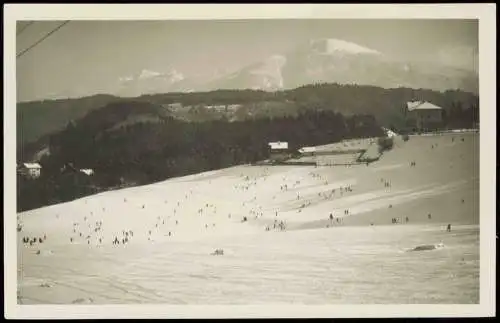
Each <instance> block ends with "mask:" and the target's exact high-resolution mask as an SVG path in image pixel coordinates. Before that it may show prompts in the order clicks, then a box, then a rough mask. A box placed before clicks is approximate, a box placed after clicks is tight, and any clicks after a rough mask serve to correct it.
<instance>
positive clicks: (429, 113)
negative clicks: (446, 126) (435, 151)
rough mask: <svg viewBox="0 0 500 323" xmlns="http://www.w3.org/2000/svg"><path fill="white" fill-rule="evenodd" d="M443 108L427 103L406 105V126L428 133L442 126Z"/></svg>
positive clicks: (411, 102) (418, 102) (415, 102)
mask: <svg viewBox="0 0 500 323" xmlns="http://www.w3.org/2000/svg"><path fill="white" fill-rule="evenodd" d="M443 110H444V109H443V108H441V107H439V106H437V105H435V104H432V103H430V102H427V101H410V102H407V103H406V109H405V115H406V119H407V122H408V124H409V125H410V126H411V127H413V128H414V129H415V130H417V131H429V130H435V129H437V128H439V127H440V126H441V125H442V124H443Z"/></svg>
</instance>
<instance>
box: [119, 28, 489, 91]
mask: <svg viewBox="0 0 500 323" xmlns="http://www.w3.org/2000/svg"><path fill="white" fill-rule="evenodd" d="M319 82H335V83H340V84H359V85H373V86H379V87H383V88H397V87H410V88H426V89H432V90H439V91H443V90H448V89H461V90H465V91H469V92H473V93H477V92H478V88H479V82H478V75H477V74H475V73H473V72H470V71H468V70H463V69H459V68H456V67H452V66H449V65H447V64H443V62H442V61H439V60H436V62H427V63H422V62H411V61H400V60H395V59H393V58H390V57H388V56H387V55H385V54H383V53H381V52H379V51H377V50H374V49H371V48H368V47H365V46H362V45H359V44H355V43H352V42H348V41H345V40H340V39H330V38H326V39H313V40H310V41H308V42H305V43H303V44H301V45H300V46H298V47H297V48H296V49H295V50H293V51H291V52H287V53H282V54H279V53H277V54H274V55H272V56H270V57H268V58H267V59H264V60H263V61H261V62H257V63H255V64H252V65H250V66H247V67H243V68H242V69H240V70H237V71H236V72H231V73H227V72H226V73H225V72H224V69H217V70H215V69H214V71H213V73H212V74H207V75H205V74H194V75H190V76H185V75H184V74H183V73H181V72H179V71H178V70H176V69H175V68H171V69H169V70H167V71H166V72H157V71H152V70H148V69H143V70H142V71H140V72H138V73H136V74H134V75H131V76H125V77H122V78H120V79H119V82H118V84H119V85H118V87H119V89H118V90H117V91H116V92H115V94H117V95H121V96H138V95H141V94H151V93H166V92H192V91H209V90H216V89H260V90H266V91H276V90H281V89H291V88H295V87H299V86H302V85H305V84H311V83H319Z"/></svg>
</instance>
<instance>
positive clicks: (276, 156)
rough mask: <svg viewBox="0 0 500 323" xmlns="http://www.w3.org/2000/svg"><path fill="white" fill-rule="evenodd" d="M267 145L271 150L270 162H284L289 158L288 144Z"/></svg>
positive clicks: (271, 143)
mask: <svg viewBox="0 0 500 323" xmlns="http://www.w3.org/2000/svg"><path fill="white" fill-rule="evenodd" d="M268 145H269V147H270V149H271V156H270V157H271V160H272V161H284V160H285V159H287V158H288V157H289V150H288V142H286V141H285V142H283V141H277V142H270V143H269V144H268Z"/></svg>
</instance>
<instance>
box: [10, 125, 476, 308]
mask: <svg viewBox="0 0 500 323" xmlns="http://www.w3.org/2000/svg"><path fill="white" fill-rule="evenodd" d="M452 138H454V140H452ZM462 139H463V141H462ZM478 149H479V135H478V134H452V135H442V136H411V138H410V140H409V141H407V142H403V141H402V140H400V139H398V140H397V141H396V143H395V147H394V148H393V150H391V151H389V152H387V153H386V154H384V156H383V158H382V159H380V161H378V162H375V163H373V164H371V165H369V166H365V165H360V166H353V167H333V168H332V167H317V168H315V167H304V166H302V167H296V166H292V167H290V166H275V167H256V166H248V165H242V166H237V167H231V168H227V169H221V170H218V171H211V172H205V173H201V174H196V175H191V176H186V177H181V178H175V179H170V180H167V181H162V182H158V183H155V184H151V185H147V186H143V187H134V188H127V189H123V190H118V191H113V192H105V193H102V194H98V195H94V196H88V197H86V198H81V199H78V200H75V201H72V202H69V203H62V204H58V205H52V206H49V207H44V208H40V209H36V210H32V211H28V212H23V213H19V214H18V218H19V221H20V223H22V225H23V230H22V232H19V233H18V244H17V246H18V249H17V252H18V259H19V262H18V302H19V303H20V304H72V303H73V304H77V303H93V304H94V305H97V304H134V303H135V304H137V303H141V304H146V303H148V304H179V305H180V304H183V305H185V304H190V305H198V304H211V305H221V304H228V305H229V304H231V305H236V304H241V305H253V304H266V305H270V304H273V305H274V304H294V305H295V304H297V305H300V304H307V305H329V304H349V305H353V304H387V305H390V304H422V305H425V304H478V303H479V295H480V289H479V278H480V275H479V271H480V270H479V268H480V266H479V259H480V253H479V240H480V239H479V236H480V234H479V225H478V224H479V220H480V214H479V208H478V205H479V168H478V165H479V163H478V158H479V150H478ZM411 161H415V163H416V166H415V167H410V162H411ZM382 180H383V181H382ZM384 181H385V182H390V184H391V186H390V187H385V186H384ZM285 185H286V186H287V187H288V189H287V190H283V186H285ZM348 187H349V188H351V190H346V188H348ZM342 188H344V189H342ZM297 196H298V197H297ZM302 205H306V206H305V207H303V206H302ZM345 210H348V211H349V212H348V215H346V213H345ZM330 213H332V214H333V220H332V221H330V220H329V214H330ZM429 214H431V217H430V218H429V216H428V215H429ZM244 217H247V221H243V219H244ZM393 218H397V219H398V221H399V223H397V224H393V223H391V219H393ZM406 218H407V219H408V221H406ZM281 221H283V222H284V223H286V227H285V230H280V229H279V228H278V227H277V226H275V223H281ZM97 223H100V224H99V225H97ZM371 224H373V225H371ZM447 224H451V227H452V230H451V232H446V229H445V228H446V225H447ZM266 227H269V228H270V230H269V231H266ZM95 229H98V230H95ZM129 230H130V231H129ZM124 232H132V233H133V235H132V236H130V235H129V239H128V240H127V242H126V243H125V244H124V243H122V242H123V241H124V240H122V237H123V236H124ZM44 234H46V236H47V239H46V241H44V243H42V244H35V245H32V246H30V245H29V244H24V243H23V242H22V240H21V239H22V238H23V237H43V236H44ZM115 237H118V238H119V239H120V243H119V244H117V245H116V244H113V243H112V242H113V239H114V238H115ZM70 239H72V240H70ZM99 239H101V240H99ZM439 242H442V243H443V244H444V248H443V249H440V250H431V251H424V252H405V251H407V250H409V249H411V248H414V247H415V246H418V245H423V244H432V245H433V244H437V243H439ZM216 249H223V251H224V254H223V255H221V256H214V255H211V253H213V252H214V250H216ZM38 251H39V253H38Z"/></svg>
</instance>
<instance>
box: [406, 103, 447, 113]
mask: <svg viewBox="0 0 500 323" xmlns="http://www.w3.org/2000/svg"><path fill="white" fill-rule="evenodd" d="M406 107H407V108H408V111H413V110H442V109H443V108H441V107H438V106H437V105H434V104H432V103H430V102H427V101H412V102H408V103H406Z"/></svg>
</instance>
